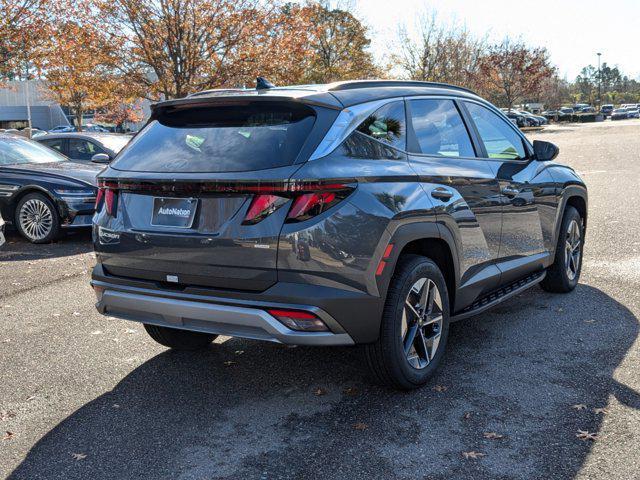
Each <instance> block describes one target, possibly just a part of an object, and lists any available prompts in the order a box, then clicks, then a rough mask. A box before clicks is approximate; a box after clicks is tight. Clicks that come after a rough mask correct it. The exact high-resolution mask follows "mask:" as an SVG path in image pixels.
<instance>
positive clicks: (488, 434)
mask: <svg viewBox="0 0 640 480" xmlns="http://www.w3.org/2000/svg"><path fill="white" fill-rule="evenodd" d="M482 435H483V436H484V438H488V439H489V440H498V439H499V438H503V437H504V435H500V434H499V433H496V432H484V433H483V434H482Z"/></svg>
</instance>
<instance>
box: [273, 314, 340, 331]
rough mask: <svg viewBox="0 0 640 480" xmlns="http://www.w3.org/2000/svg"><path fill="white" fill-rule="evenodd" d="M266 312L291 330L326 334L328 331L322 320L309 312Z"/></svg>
mask: <svg viewBox="0 0 640 480" xmlns="http://www.w3.org/2000/svg"><path fill="white" fill-rule="evenodd" d="M267 312H269V314H271V315H273V316H274V317H275V318H276V319H277V320H278V321H279V322H280V323H282V324H284V325H285V326H287V327H289V328H290V329H291V330H303V331H307V332H326V331H327V330H329V329H328V328H327V326H326V325H325V324H324V322H323V321H322V320H320V319H319V318H318V317H316V316H315V315H314V314H313V313H310V312H303V311H301V310H281V309H269V310H267Z"/></svg>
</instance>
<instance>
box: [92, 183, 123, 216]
mask: <svg viewBox="0 0 640 480" xmlns="http://www.w3.org/2000/svg"><path fill="white" fill-rule="evenodd" d="M103 199H104V203H105V206H106V207H107V213H108V214H109V215H112V216H114V217H115V215H116V211H117V210H118V185H117V184H116V183H112V182H99V183H98V194H97V195H96V210H99V209H100V208H101V207H102V200H103Z"/></svg>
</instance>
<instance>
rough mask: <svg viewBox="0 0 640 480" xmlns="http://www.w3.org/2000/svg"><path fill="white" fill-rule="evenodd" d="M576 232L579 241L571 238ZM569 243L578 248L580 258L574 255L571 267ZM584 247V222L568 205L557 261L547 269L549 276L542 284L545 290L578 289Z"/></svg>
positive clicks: (556, 256) (559, 240)
mask: <svg viewBox="0 0 640 480" xmlns="http://www.w3.org/2000/svg"><path fill="white" fill-rule="evenodd" d="M570 229H573V230H570ZM576 231H577V232H578V235H579V238H578V239H577V241H576V240H575V238H573V237H571V234H572V232H574V234H575V232H576ZM569 243H571V244H572V246H573V247H572V248H575V247H576V246H577V249H578V250H577V251H578V257H577V259H576V257H575V256H574V255H572V257H573V261H572V262H571V265H570V264H569V261H570V260H569V254H568V247H569ZM583 245H584V221H583V219H582V217H581V216H580V213H578V211H577V210H576V209H575V208H574V207H572V206H571V205H568V206H567V207H566V209H565V211H564V215H563V216H562V224H561V225H560V233H559V234H558V244H557V245H556V254H555V259H554V261H553V264H552V265H551V266H550V267H549V268H547V276H546V277H545V278H544V280H542V282H540V286H541V287H542V289H543V290H546V291H547V292H553V293H567V292H570V291H572V290H573V289H574V288H576V285H578V281H579V280H580V272H581V271H582V257H583V255H582V248H583Z"/></svg>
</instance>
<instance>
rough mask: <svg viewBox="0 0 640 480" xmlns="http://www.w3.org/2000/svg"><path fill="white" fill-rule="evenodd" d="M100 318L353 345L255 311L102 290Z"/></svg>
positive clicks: (259, 337) (289, 340)
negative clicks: (298, 329) (299, 329)
mask: <svg viewBox="0 0 640 480" xmlns="http://www.w3.org/2000/svg"><path fill="white" fill-rule="evenodd" d="M96 308H97V309H98V311H99V312H100V313H102V314H104V315H110V316H113V317H116V318H122V319H125V320H132V321H136V322H141V323H149V324H153V325H159V326H162V327H172V328H179V329H184V330H192V331H196V332H204V333H213V334H217V335H225V336H231V337H242V338H251V339H255V340H267V341H271V342H277V343H284V344H289V345H323V346H330V345H353V344H354V342H353V339H352V338H351V337H350V336H349V335H348V334H347V333H332V332H299V331H295V330H291V329H289V328H287V327H285V326H284V325H283V324H282V323H280V322H279V321H278V320H276V319H275V318H274V317H273V316H271V315H270V314H269V313H267V312H266V311H264V310H260V309H259V308H246V307H239V306H232V305H218V304H211V303H203V302H196V301H189V300H178V299H174V298H162V297H156V296H151V295H142V294H135V293H127V292H122V291H117V290H110V289H106V290H105V291H104V293H103V294H102V298H101V299H100V301H99V302H98V303H97V304H96Z"/></svg>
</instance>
